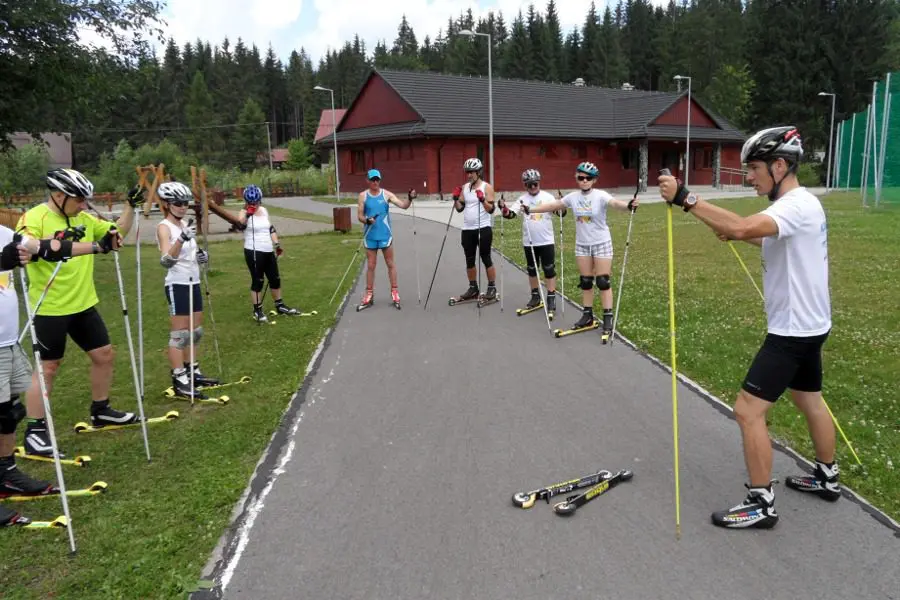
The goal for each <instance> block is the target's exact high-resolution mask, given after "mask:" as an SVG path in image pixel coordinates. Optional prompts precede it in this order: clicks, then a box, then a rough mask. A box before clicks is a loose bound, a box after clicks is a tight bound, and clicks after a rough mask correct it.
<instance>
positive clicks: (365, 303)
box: [356, 289, 375, 312]
mask: <svg viewBox="0 0 900 600" xmlns="http://www.w3.org/2000/svg"><path fill="white" fill-rule="evenodd" d="M374 302H375V292H374V291H373V290H370V289H367V290H366V294H365V295H364V296H363V299H362V302H360V303H359V304H358V305H357V307H356V312H359V311H361V310H365V309H367V308H369V307H370V306H372V304H374Z"/></svg>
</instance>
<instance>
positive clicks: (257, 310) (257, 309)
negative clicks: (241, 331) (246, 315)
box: [253, 304, 269, 323]
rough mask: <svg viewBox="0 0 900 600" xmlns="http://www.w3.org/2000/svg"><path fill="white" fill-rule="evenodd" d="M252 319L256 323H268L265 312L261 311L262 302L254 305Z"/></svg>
mask: <svg viewBox="0 0 900 600" xmlns="http://www.w3.org/2000/svg"><path fill="white" fill-rule="evenodd" d="M253 319H254V320H255V321H256V322H257V323H268V322H269V319H267V318H266V314H265V313H264V312H263V309H262V304H257V305H254V307H253Z"/></svg>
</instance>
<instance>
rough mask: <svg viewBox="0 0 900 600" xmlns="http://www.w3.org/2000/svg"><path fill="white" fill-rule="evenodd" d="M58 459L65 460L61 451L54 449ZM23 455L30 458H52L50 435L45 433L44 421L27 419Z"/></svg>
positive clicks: (45, 422)
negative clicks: (27, 455)
mask: <svg viewBox="0 0 900 600" xmlns="http://www.w3.org/2000/svg"><path fill="white" fill-rule="evenodd" d="M56 450H57V451H58V452H59V457H60V458H65V454H63V452H62V450H60V449H59V448H57V449H56ZM25 454H30V455H32V456H43V457H45V458H52V457H53V447H52V446H51V445H50V433H49V432H48V431H47V420H46V419H29V421H28V425H26V427H25Z"/></svg>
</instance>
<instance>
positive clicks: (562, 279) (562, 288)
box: [556, 189, 566, 317]
mask: <svg viewBox="0 0 900 600" xmlns="http://www.w3.org/2000/svg"><path fill="white" fill-rule="evenodd" d="M556 195H557V197H558V198H559V199H560V200H562V197H563V195H562V190H559V189H557V190H556ZM559 258H560V272H559V293H560V295H561V296H562V298H560V300H561V302H560V304H561V305H562V314H563V316H564V317H565V316H566V246H565V240H564V238H563V214H562V211H560V212H559Z"/></svg>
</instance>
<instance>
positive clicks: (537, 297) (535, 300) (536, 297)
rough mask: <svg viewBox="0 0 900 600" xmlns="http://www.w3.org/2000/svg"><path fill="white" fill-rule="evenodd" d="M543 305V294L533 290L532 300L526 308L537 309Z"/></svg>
mask: <svg viewBox="0 0 900 600" xmlns="http://www.w3.org/2000/svg"><path fill="white" fill-rule="evenodd" d="M540 305H541V292H540V290H538V289H537V288H535V289H533V290H531V299H530V300H529V301H528V304H526V305H525V308H537V307H538V306H540Z"/></svg>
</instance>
